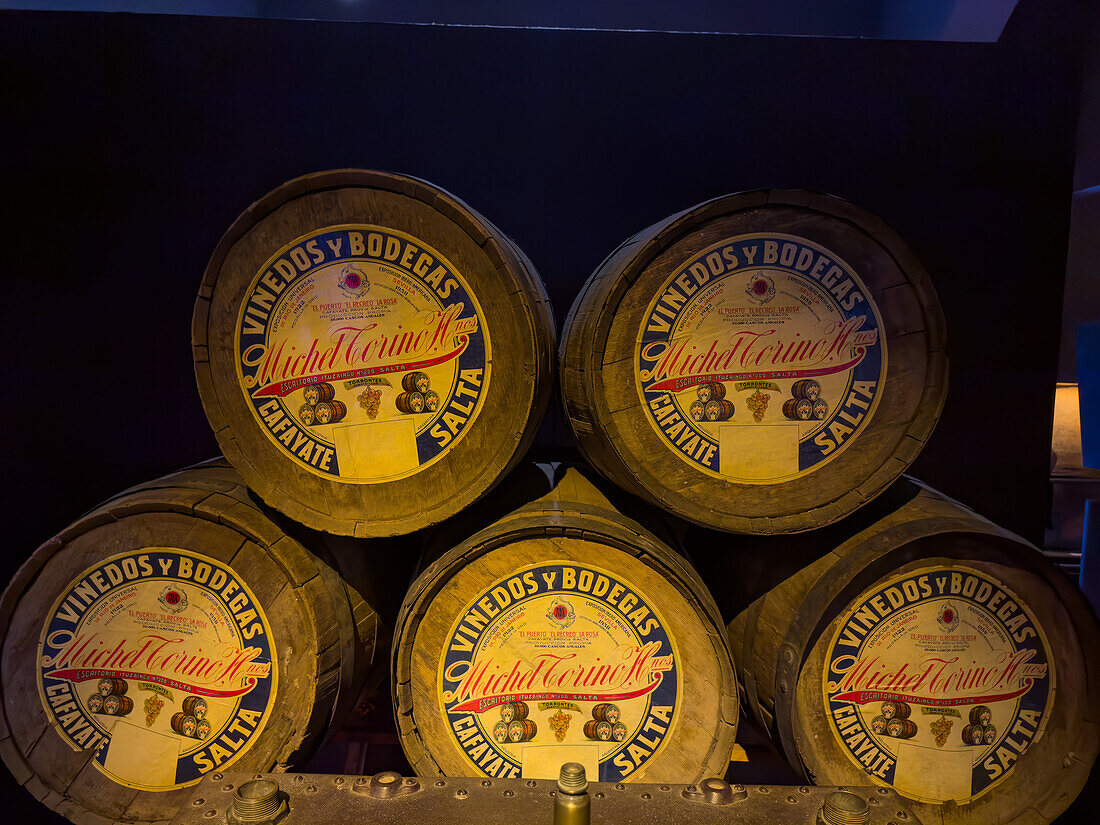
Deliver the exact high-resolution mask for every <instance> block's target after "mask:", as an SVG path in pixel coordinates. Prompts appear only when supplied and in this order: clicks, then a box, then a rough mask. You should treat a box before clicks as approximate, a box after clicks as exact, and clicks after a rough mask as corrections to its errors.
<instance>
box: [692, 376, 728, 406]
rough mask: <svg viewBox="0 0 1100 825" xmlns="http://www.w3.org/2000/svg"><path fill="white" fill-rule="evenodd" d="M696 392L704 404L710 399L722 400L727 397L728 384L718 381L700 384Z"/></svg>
mask: <svg viewBox="0 0 1100 825" xmlns="http://www.w3.org/2000/svg"><path fill="white" fill-rule="evenodd" d="M695 394H696V395H698V396H699V400H700V401H702V402H703V403H704V404H706V403H707V402H708V401H721V400H722V399H723V398H725V397H726V385H725V384H721V383H719V382H718V381H712V382H710V383H709V384H700V385H699V388H698V389H697V390H695Z"/></svg>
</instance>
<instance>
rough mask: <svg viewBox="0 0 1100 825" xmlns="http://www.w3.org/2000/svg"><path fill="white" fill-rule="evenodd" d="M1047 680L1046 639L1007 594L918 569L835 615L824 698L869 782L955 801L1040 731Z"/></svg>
mask: <svg viewBox="0 0 1100 825" xmlns="http://www.w3.org/2000/svg"><path fill="white" fill-rule="evenodd" d="M1054 681H1055V673H1054V662H1053V660H1052V659H1051V656H1050V647H1049V645H1048V643H1047V640H1046V635H1045V634H1044V633H1043V629H1042V628H1041V627H1040V626H1039V624H1038V623H1037V622H1036V621H1035V617H1034V616H1033V615H1032V613H1031V612H1030V610H1028V608H1027V606H1026V605H1025V604H1024V603H1023V602H1022V601H1021V600H1020V599H1019V598H1018V597H1017V596H1016V595H1015V594H1014V593H1013V592H1012V591H1011V590H1009V589H1008V588H1007V587H1005V586H1004V585H1003V584H1001V583H1000V582H998V581H997V580H996V579H995V578H993V577H992V576H990V575H989V574H987V573H983V572H979V571H977V570H972V569H970V568H966V567H924V568H920V569H918V570H915V571H914V572H912V573H907V574H906V575H904V576H897V577H895V578H892V579H890V580H889V581H887V582H886V583H885V584H881V585H875V586H874V587H873V588H872V589H871V590H869V591H868V592H866V593H864V594H863V596H861V597H860V598H859V600H858V601H856V602H855V603H854V605H853V607H852V608H851V609H849V610H848V611H847V612H846V613H845V614H844V617H843V620H842V622H841V624H840V628H839V630H838V631H837V633H836V635H835V636H834V637H833V640H832V642H831V644H830V645H829V648H828V653H827V659H826V669H825V673H824V699H825V708H826V712H827V715H828V719H829V724H830V727H831V728H832V730H833V732H834V734H835V735H836V737H837V741H839V742H840V744H841V745H842V746H843V748H844V750H845V752H846V754H847V755H848V757H849V758H850V759H851V760H852V761H853V762H854V763H855V764H856V765H857V766H858V767H859V768H861V769H862V770H864V771H865V772H866V773H867V776H868V777H870V779H871V780H872V781H874V782H875V783H877V784H879V785H886V786H889V787H892V788H893V789H894V790H896V791H897V792H898V793H900V794H903V795H904V796H907V797H909V798H910V799H915V800H918V801H921V802H934V803H939V802H946V801H948V800H954V801H955V802H959V803H963V802H967V801H969V800H971V799H974V798H975V797H977V796H980V795H981V794H982V793H984V792H986V791H988V790H989V789H990V788H992V787H994V786H995V785H997V784H998V783H1000V782H1003V781H1004V780H1005V778H1006V777H1008V776H1009V775H1010V774H1011V773H1012V771H1013V769H1014V768H1015V766H1016V764H1017V762H1018V761H1019V759H1020V757H1021V755H1022V754H1024V753H1025V752H1026V751H1027V749H1028V748H1029V747H1030V746H1031V745H1032V744H1033V743H1034V742H1036V741H1037V740H1038V739H1039V738H1040V737H1041V736H1042V734H1043V730H1044V729H1045V727H1046V724H1047V721H1048V718H1049V711H1050V708H1051V706H1052V705H1053V699H1054V689H1055V684H1054Z"/></svg>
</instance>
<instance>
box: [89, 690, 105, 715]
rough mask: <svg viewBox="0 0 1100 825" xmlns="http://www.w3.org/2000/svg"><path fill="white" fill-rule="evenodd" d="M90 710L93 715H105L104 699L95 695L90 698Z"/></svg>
mask: <svg viewBox="0 0 1100 825" xmlns="http://www.w3.org/2000/svg"><path fill="white" fill-rule="evenodd" d="M88 710H90V711H91V712H92V713H103V697H102V696H100V695H99V694H98V693H93V694H92V695H91V696H89V697H88Z"/></svg>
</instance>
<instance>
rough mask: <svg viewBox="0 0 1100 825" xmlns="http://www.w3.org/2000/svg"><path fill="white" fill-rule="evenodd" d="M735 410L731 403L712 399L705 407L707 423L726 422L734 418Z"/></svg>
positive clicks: (704, 413)
mask: <svg viewBox="0 0 1100 825" xmlns="http://www.w3.org/2000/svg"><path fill="white" fill-rule="evenodd" d="M734 411H735V408H734V406H733V403H732V402H730V401H726V400H725V399H722V400H720V401H719V400H715V399H713V398H712V399H711V400H710V401H708V402H707V403H706V406H704V407H703V415H705V416H706V419H707V421H725V420H727V419H729V418H731V417H732V416H733V413H734Z"/></svg>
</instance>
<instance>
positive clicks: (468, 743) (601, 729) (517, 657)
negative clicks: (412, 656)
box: [437, 562, 680, 782]
mask: <svg viewBox="0 0 1100 825" xmlns="http://www.w3.org/2000/svg"><path fill="white" fill-rule="evenodd" d="M448 639H449V644H448V645H447V647H446V648H445V649H444V651H443V655H442V659H441V662H440V668H439V681H438V685H437V689H438V691H439V697H440V700H441V704H442V707H443V709H444V711H445V713H446V715H447V721H448V726H449V728H450V730H451V733H452V735H453V736H454V738H455V742H456V744H457V745H458V747H460V748H461V749H462V751H463V753H464V754H465V756H466V758H467V759H468V760H469V764H470V766H471V769H472V770H473V771H474V772H475V773H481V774H485V775H487V776H493V777H501V778H506V777H516V776H520V775H522V776H526V777H542V778H555V777H557V775H558V771H559V769H560V768H561V765H562V762H563V761H566V762H568V761H577V762H580V763H581V764H583V765H585V767H586V768H587V773H588V775H589V776H590V777H592V778H593V779H595V778H596V777H598V778H599V780H600V781H602V782H617V781H620V780H623V779H626V778H627V777H629V776H630V775H631V774H633V773H634V772H635V771H637V770H638V769H640V768H642V767H643V766H644V765H646V764H647V763H648V762H649V761H650V760H651V759H652V758H653V757H654V756H655V755H656V754H657V753H659V752H660V751H661V749H662V747H663V746H664V744H665V742H666V740H667V739H668V737H669V736H670V732H671V731H672V730H673V729H674V727H675V725H676V720H677V696H678V693H679V685H680V663H679V658H678V655H677V653H676V649H675V647H674V645H673V641H672V638H671V636H670V635H669V631H668V629H667V626H666V625H665V623H664V621H663V619H662V618H661V616H660V614H659V613H658V610H657V606H656V605H654V604H653V603H652V602H651V601H650V600H649V599H648V598H647V597H646V596H645V595H644V594H642V593H639V591H638V589H637V588H635V587H633V585H631V584H630V583H629V582H627V581H625V580H622V579H621V577H618V576H616V575H615V574H614V573H611V572H610V571H607V570H603V569H600V568H597V567H592V566H590V565H582V564H576V563H573V562H547V563H543V564H538V565H533V566H531V567H527V568H523V569H521V570H519V571H517V572H516V573H515V574H514V575H511V576H507V577H504V578H501V579H500V580H498V581H496V582H494V583H493V584H492V585H490V586H489V587H487V588H485V590H484V591H483V592H482V593H480V594H479V595H478V596H477V597H476V598H475V599H474V600H473V601H471V602H470V603H469V604H468V605H467V606H466V608H465V609H464V610H463V611H462V613H461V614H460V618H459V620H458V621H457V622H456V623H455V624H454V626H453V627H452V629H451V633H450V635H449V636H448Z"/></svg>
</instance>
